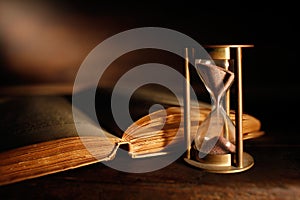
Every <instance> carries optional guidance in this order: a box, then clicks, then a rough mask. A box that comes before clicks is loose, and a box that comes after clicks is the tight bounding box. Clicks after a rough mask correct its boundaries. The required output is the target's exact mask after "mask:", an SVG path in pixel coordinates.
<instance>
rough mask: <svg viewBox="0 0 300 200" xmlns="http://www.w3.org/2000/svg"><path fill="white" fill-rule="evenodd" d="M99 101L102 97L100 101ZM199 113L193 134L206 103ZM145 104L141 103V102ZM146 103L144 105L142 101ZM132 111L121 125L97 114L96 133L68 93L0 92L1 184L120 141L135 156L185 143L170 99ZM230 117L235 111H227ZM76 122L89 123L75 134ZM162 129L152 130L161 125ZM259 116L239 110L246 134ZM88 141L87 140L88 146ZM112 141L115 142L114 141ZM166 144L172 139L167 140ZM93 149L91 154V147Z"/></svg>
mask: <svg viewBox="0 0 300 200" xmlns="http://www.w3.org/2000/svg"><path fill="white" fill-rule="evenodd" d="M102 104H103V102H100V105H102ZM200 105H201V106H200V109H201V112H200V115H195V114H193V113H197V112H191V113H192V117H191V120H192V134H195V133H196V131H197V130H196V128H197V127H198V125H199V124H200V123H201V122H202V121H203V120H204V119H205V117H206V116H207V114H208V113H209V112H210V107H209V105H208V104H205V103H203V104H200ZM142 107H143V108H145V106H142ZM146 108H147V109H148V107H146ZM135 110H136V111H137V113H138V114H136V115H133V118H134V119H135V122H134V123H133V124H130V125H128V128H127V129H126V130H125V131H120V129H118V128H116V124H114V122H113V120H112V116H111V114H109V113H104V116H105V117H103V116H99V119H102V120H100V121H102V122H103V123H104V124H101V127H102V129H104V130H105V137H103V135H102V136H99V135H97V134H93V133H95V131H96V132H97V130H98V129H99V127H97V126H95V125H94V124H93V123H90V121H86V120H82V121H76V122H74V120H73V115H72V103H71V98H70V97H69V96H63V95H57V96H56V95H28V96H17V97H2V98H0V115H1V116H0V130H1V131H0V132H1V140H0V150H1V151H0V185H6V184H11V183H15V182H19V181H22V180H26V179H31V178H35V177H40V176H43V175H47V174H52V173H56V172H61V171H64V170H69V169H73V168H77V167H81V166H85V165H89V164H93V163H96V162H105V161H109V160H113V159H114V158H115V156H116V154H117V153H118V149H119V148H121V147H122V144H126V145H127V147H126V148H124V149H127V151H128V154H129V155H130V156H131V157H132V158H133V159H139V157H145V156H146V157H147V156H158V155H160V153H159V152H167V150H166V146H170V145H171V146H172V145H183V144H184V143H183V140H184V132H183V127H182V125H181V124H180V121H181V120H183V111H182V109H181V108H180V107H178V106H175V105H169V106H167V107H166V109H158V110H156V111H153V112H152V113H150V114H149V113H147V112H141V110H142V109H135ZM230 117H231V119H232V120H234V112H233V111H232V113H231V114H230ZM75 123H81V124H84V125H86V127H88V129H87V130H93V131H87V132H86V133H85V134H84V135H82V134H81V135H80V136H79V135H78V133H77V130H76V126H75ZM161 125H163V127H162V128H161V130H159V131H153V128H154V127H157V126H161ZM260 128H261V123H260V121H259V120H258V119H257V118H255V117H254V116H251V115H249V114H244V116H243V134H244V139H249V138H255V137H258V136H260V135H261V134H262V133H263V132H261V131H260ZM86 144H88V145H89V146H90V148H89V149H87V148H86V146H85V145H86ZM112 144H113V145H112ZM169 144H170V145H169ZM91 148H92V149H91ZM93 148H94V151H95V152H96V153H95V154H96V156H95V154H91V151H93Z"/></svg>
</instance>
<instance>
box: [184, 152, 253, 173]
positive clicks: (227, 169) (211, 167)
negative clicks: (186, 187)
mask: <svg viewBox="0 0 300 200" xmlns="http://www.w3.org/2000/svg"><path fill="white" fill-rule="evenodd" d="M184 160H185V162H187V163H188V164H190V165H192V166H194V167H197V168H201V169H203V170H205V171H208V172H212V173H222V174H229V173H237V172H243V171H246V170H248V169H250V168H251V167H252V166H253V165H254V160H253V157H252V156H251V155H249V154H248V153H245V152H244V153H243V166H242V167H236V166H232V165H231V166H220V165H215V164H212V163H207V162H204V161H196V160H191V159H188V158H184Z"/></svg>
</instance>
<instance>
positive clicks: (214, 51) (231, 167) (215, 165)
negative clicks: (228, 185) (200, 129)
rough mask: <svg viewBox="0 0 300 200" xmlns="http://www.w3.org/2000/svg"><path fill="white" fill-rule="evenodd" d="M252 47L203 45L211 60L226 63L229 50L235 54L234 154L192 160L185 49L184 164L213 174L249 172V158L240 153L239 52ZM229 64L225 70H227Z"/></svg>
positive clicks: (228, 57) (188, 76) (227, 101)
mask: <svg viewBox="0 0 300 200" xmlns="http://www.w3.org/2000/svg"><path fill="white" fill-rule="evenodd" d="M253 46H254V45H206V46H204V48H206V49H209V50H210V51H209V54H210V56H211V58H212V59H213V60H225V61H229V60H230V59H231V58H230V55H231V51H230V50H231V49H235V50H236V62H235V64H234V67H235V69H234V74H235V83H236V88H237V91H236V95H235V96H236V97H235V98H236V101H237V106H236V112H235V114H236V116H235V120H236V121H235V128H236V130H235V134H236V141H235V145H236V151H235V153H234V154H222V155H207V156H206V157H205V159H201V160H199V159H195V158H193V155H191V150H192V149H191V148H192V147H191V124H190V119H191V118H190V91H189V85H190V73H189V55H188V50H187V49H186V61H185V73H186V74H185V76H186V88H185V110H184V120H185V123H184V124H185V125H184V126H185V127H184V130H185V136H186V142H187V152H186V157H185V158H184V160H185V161H186V162H187V163H188V164H190V165H192V166H194V167H198V168H201V169H203V170H206V171H208V172H213V173H237V172H242V171H245V170H248V169H250V168H251V167H252V166H253V165H254V159H253V157H252V156H251V155H249V154H248V153H246V152H244V150H243V130H242V128H243V124H242V123H243V122H242V117H243V90H242V48H246V47H253ZM228 67H229V64H228V65H226V66H225V69H226V70H228ZM226 112H227V114H228V115H229V112H230V91H229V90H228V91H227V93H226Z"/></svg>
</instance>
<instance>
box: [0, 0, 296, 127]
mask: <svg viewBox="0 0 300 200" xmlns="http://www.w3.org/2000/svg"><path fill="white" fill-rule="evenodd" d="M143 26H157V27H165V28H170V29H174V30H177V31H180V32H182V33H184V34H186V35H188V36H190V37H192V38H194V39H195V40H196V41H198V42H199V43H200V44H254V48H247V49H243V87H244V110H245V112H248V113H250V114H253V115H255V116H257V117H258V118H259V119H261V120H262V122H263V123H262V125H263V126H264V127H266V129H267V128H268V127H269V126H273V122H275V121H276V122H278V123H275V124H276V125H277V126H279V125H281V124H282V127H281V128H284V129H286V128H287V129H289V128H291V127H294V126H293V124H295V123H297V121H298V117H297V112H298V106H297V103H298V101H299V89H298V87H299V81H298V80H299V78H298V73H297V72H296V71H297V69H298V62H297V54H298V52H299V50H298V47H297V45H298V43H299V39H298V35H299V31H298V30H297V29H298V26H299V21H298V20H297V8H296V6H295V5H293V4H290V3H288V2H284V3H283V2H282V3H271V4H266V5H261V4H258V3H253V2H244V3H235V4H234V3H229V2H224V1H222V2H214V1H213V2H212V1H182V2H180V1H179V2H175V1H170V2H166V1H164V3H161V2H160V1H145V2H144V1H143V2H130V1H123V2H122V3H119V2H112V1H109V2H106V1H78V0H77V1H65V0H63V1H33V0H31V1H26V2H23V1H16V0H14V1H3V0H2V1H0V53H1V54H0V58H1V59H0V62H1V65H0V84H1V85H3V86H6V85H22V84H41V83H46V84H47V83H71V84H72V82H73V80H74V77H75V75H76V72H77V70H78V68H79V66H80V64H81V62H82V61H83V59H84V58H85V56H87V54H88V53H89V52H90V51H91V50H92V49H93V48H94V47H95V46H96V45H98V44H99V43H100V42H101V41H103V40H105V39H106V38H108V37H110V36H112V35H114V34H116V33H118V32H121V31H124V30H127V29H130V28H137V27H143ZM293 113H294V114H295V115H296V117H292V116H291V115H292V114H293ZM283 119H284V120H285V119H286V120H288V121H285V122H283V121H282V120H283ZM270 123H272V125H271V124H270ZM275 124H274V125H275Z"/></svg>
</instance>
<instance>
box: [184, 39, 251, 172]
mask: <svg viewBox="0 0 300 200" xmlns="http://www.w3.org/2000/svg"><path fill="white" fill-rule="evenodd" d="M206 47H207V48H209V49H210V50H211V49H212V51H211V52H209V53H210V55H211V57H212V59H213V60H208V59H199V58H194V59H193V62H194V64H195V68H196V70H197V73H198V74H199V76H200V78H201V80H202V82H203V83H204V86H205V87H206V89H207V91H208V92H209V95H210V97H211V111H210V113H209V114H208V116H207V117H206V119H205V120H204V121H203V122H202V123H201V124H200V126H199V127H198V130H197V132H196V135H195V136H194V137H193V142H192V143H191V144H188V145H187V156H186V158H185V161H186V162H187V163H189V164H190V165H193V166H195V167H198V168H201V169H204V170H207V171H210V172H215V173H235V172H241V171H244V170H247V169H249V168H251V167H252V166H253V164H254V160H253V158H252V157H251V156H250V155H249V154H247V153H245V152H243V138H242V114H243V111H242V83H241V78H242V76H241V64H242V62H241V48H242V47H252V45H214V46H206ZM231 48H236V49H237V51H236V55H237V59H236V60H237V63H236V65H235V69H234V71H235V73H233V72H232V71H230V70H229V61H232V60H230V49H231ZM234 81H235V83H236V86H237V87H236V89H237V92H236V94H235V96H236V100H237V106H236V121H235V125H234V123H233V121H231V119H230V117H229V112H230V102H229V101H230V92H229V88H230V87H231V85H232V84H233V82H234ZM186 98H188V95H186ZM186 102H188V103H189V101H188V100H187V101H186ZM187 106H188V105H187ZM200 112H201V111H200ZM187 114H189V112H187V113H186V114H185V115H187ZM185 119H189V117H188V116H185ZM185 124H186V127H185V128H187V130H188V131H185V134H187V138H189V140H188V142H191V141H192V139H191V137H192V136H191V133H190V131H189V127H188V125H189V123H187V122H186V123H185Z"/></svg>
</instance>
